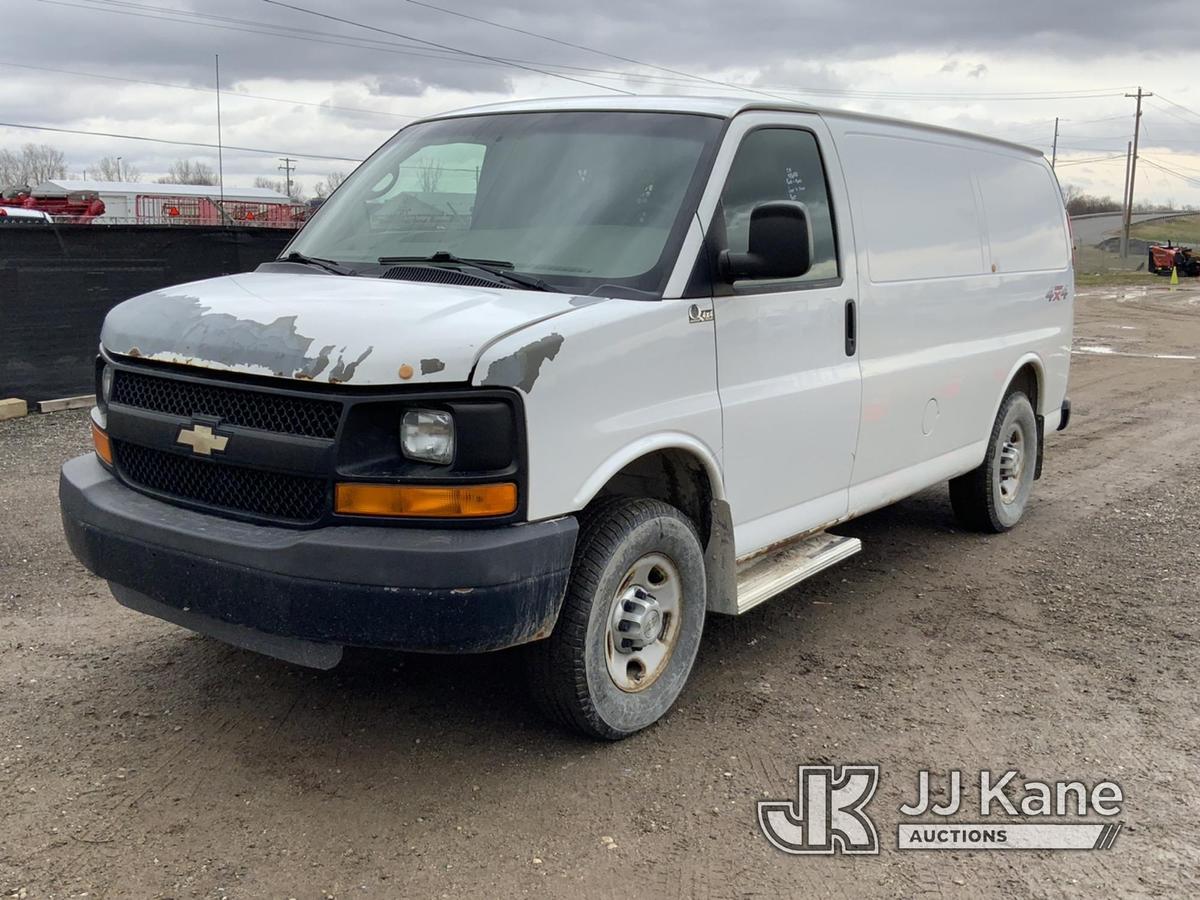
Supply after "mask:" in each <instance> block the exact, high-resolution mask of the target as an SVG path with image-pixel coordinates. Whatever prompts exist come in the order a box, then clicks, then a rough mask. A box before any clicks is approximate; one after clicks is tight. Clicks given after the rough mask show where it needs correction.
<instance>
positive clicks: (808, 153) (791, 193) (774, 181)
mask: <svg viewBox="0 0 1200 900" xmlns="http://www.w3.org/2000/svg"><path fill="white" fill-rule="evenodd" d="M772 200H794V201H796V202H798V203H803V204H804V207H805V209H806V210H807V211H808V222H809V228H810V229H811V230H812V236H813V260H812V268H811V269H809V271H808V273H807V274H805V275H803V276H801V277H800V278H789V279H786V280H784V281H782V282H781V281H779V280H778V279H773V280H770V281H755V282H754V283H755V284H773V283H786V284H791V283H796V282H800V283H803V282H809V281H827V280H829V279H833V278H837V277H838V262H837V242H836V240H835V238H834V232H833V216H832V213H831V212H830V209H829V192H828V190H827V189H826V184H825V170H824V167H823V166H822V165H821V153H820V151H819V150H818V149H817V139H816V137H814V136H813V134H812V133H811V132H808V131H800V130H798V129H794V128H760V129H758V130H757V131H752V132H750V133H749V134H748V135H746V137H745V138H743V139H742V144H741V146H740V147H738V151H737V156H735V157H734V159H733V167H732V168H731V169H730V170H729V178H728V180H727V181H726V182H725V190H724V192H723V193H722V194H721V206H722V208H723V209H724V213H725V232H726V237H727V247H728V249H729V250H731V251H732V252H734V253H745V252H746V249H747V243H748V241H749V237H750V214H751V213H752V212H753V211H754V207H755V206H757V205H758V204H760V203H767V202H770V201H772Z"/></svg>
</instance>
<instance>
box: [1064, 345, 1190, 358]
mask: <svg viewBox="0 0 1200 900" xmlns="http://www.w3.org/2000/svg"><path fill="white" fill-rule="evenodd" d="M1071 352H1072V353H1078V354H1081V355H1082V354H1091V355H1094V356H1130V357H1134V358H1136V359H1182V360H1197V359H1200V356H1184V355H1182V354H1178V353H1123V352H1121V351H1120V350H1114V349H1113V348H1112V347H1103V346H1100V345H1095V344H1093V345H1085V346H1082V347H1076V348H1075V349H1074V350H1072V351H1071Z"/></svg>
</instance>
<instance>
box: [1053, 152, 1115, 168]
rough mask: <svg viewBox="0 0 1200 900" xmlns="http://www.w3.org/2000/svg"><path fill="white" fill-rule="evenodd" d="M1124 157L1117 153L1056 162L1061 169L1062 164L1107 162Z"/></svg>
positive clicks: (1075, 164)
mask: <svg viewBox="0 0 1200 900" xmlns="http://www.w3.org/2000/svg"><path fill="white" fill-rule="evenodd" d="M1124 158H1125V154H1124V153H1119V154H1117V155H1115V156H1093V157H1091V158H1090V159H1071V160H1068V161H1066V162H1060V163H1059V164H1058V168H1060V169H1061V168H1062V167H1063V166H1082V165H1084V164H1085V163H1098V162H1108V161H1109V160H1113V159H1124Z"/></svg>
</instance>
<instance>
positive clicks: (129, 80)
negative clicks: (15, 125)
mask: <svg viewBox="0 0 1200 900" xmlns="http://www.w3.org/2000/svg"><path fill="white" fill-rule="evenodd" d="M0 66H6V67H9V68H13V69H31V70H33V71H35V72H50V73H53V74H56V75H74V76H75V77H77V78H100V79H104V80H106V81H122V82H126V83H128V84H145V85H150V86H152V87H161V88H173V89H174V90H179V91H196V92H199V93H201V94H211V93H212V92H213V89H212V88H205V87H196V86H195V85H191V84H173V83H171V82H169V81H148V80H146V79H144V78H126V77H123V76H120V75H101V74H99V73H97V72H79V71H75V70H72V69H55V68H52V67H50V66H33V65H29V64H26V63H14V62H0ZM222 95H223V97H224V99H226V100H228V99H229V98H230V97H244V98H246V99H248V100H265V101H267V102H270V103H286V104H288V105H295V106H313V107H316V108H317V109H330V110H336V111H339V112H352V113H368V114H370V115H375V116H390V117H392V118H397V119H418V118H420V116H413V115H407V114H404V113H390V112H383V111H382V110H378V109H358V108H356V107H353V106H332V105H328V104H325V103H314V102H313V101H311V100H288V99H287V98H285V97H264V96H262V95H261V94H247V93H244V92H242V91H223V92H222Z"/></svg>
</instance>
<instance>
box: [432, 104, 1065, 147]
mask: <svg viewBox="0 0 1200 900" xmlns="http://www.w3.org/2000/svg"><path fill="white" fill-rule="evenodd" d="M575 110H597V111H602V110H611V111H625V110H628V111H632V112H680V113H693V114H698V115H705V116H719V117H720V118H722V119H728V118H731V117H733V116H736V115H737V114H738V113H742V112H748V111H750V110H779V111H783V112H806V113H815V114H817V115H824V116H837V117H839V118H846V119H860V120H863V121H867V122H880V123H884V124H890V125H904V126H907V127H909V128H920V129H923V130H926V131H937V132H941V133H943V134H953V135H958V136H960V137H968V138H973V139H975V140H981V141H988V142H989V143H993V144H1000V145H1002V146H1005V147H1011V148H1014V149H1017V150H1023V151H1025V152H1026V153H1032V154H1034V155H1036V156H1043V155H1044V154H1043V153H1042V151H1040V150H1038V149H1036V148H1034V147H1029V146H1027V145H1025V144H1017V143H1014V142H1012V141H1006V140H1004V139H1003V138H996V137H991V136H989V135H986V134H976V133H975V132H971V131H962V130H960V129H957V128H945V127H943V126H941V125H929V124H926V123H923V122H911V121H908V120H906V119H896V118H891V117H888V116H874V115H870V114H868V113H860V112H854V111H853V110H848V109H834V108H832V107H820V106H811V105H809V104H806V103H789V102H787V101H786V100H773V99H770V98H763V97H738V96H721V97H694V96H690V95H670V94H662V95H650V94H638V95H633V96H628V97H612V96H608V97H603V96H601V97H543V98H538V99H534V100H514V101H508V102H505V103H488V104H485V105H482V106H470V107H467V108H465V109H456V110H452V111H450V112H446V113H442V114H440V115H436V116H430V118H432V119H442V118H452V117H455V116H464V115H474V114H477V113H502V112H565V111H575Z"/></svg>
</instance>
